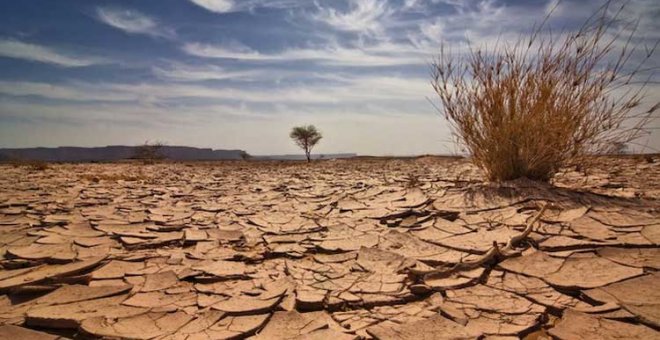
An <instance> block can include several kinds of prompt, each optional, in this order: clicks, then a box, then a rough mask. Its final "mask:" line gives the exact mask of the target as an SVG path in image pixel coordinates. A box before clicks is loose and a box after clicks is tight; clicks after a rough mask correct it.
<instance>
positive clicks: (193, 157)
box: [0, 145, 356, 162]
mask: <svg viewBox="0 0 660 340" xmlns="http://www.w3.org/2000/svg"><path fill="white" fill-rule="evenodd" d="M140 147H141V146H124V145H112V146H103V147H89V148H88V147H72V146H62V147H56V148H42V147H39V148H22V149H0V162H3V161H11V160H35V161H45V162H112V161H120V160H126V159H132V158H135V156H136V154H137V152H138V149H139V148H140ZM158 154H159V155H160V156H161V157H162V158H165V159H169V160H175V161H215V160H232V159H234V160H239V159H244V158H245V155H246V154H247V153H246V152H245V151H243V150H213V149H211V148H195V147H189V146H167V145H166V146H162V147H159V149H158ZM355 156H356V154H354V153H342V154H325V155H313V156H312V158H314V159H333V158H351V157H355ZM250 159H255V160H303V159H305V157H304V155H271V156H253V157H250Z"/></svg>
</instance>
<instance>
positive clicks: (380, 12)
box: [314, 0, 393, 33]
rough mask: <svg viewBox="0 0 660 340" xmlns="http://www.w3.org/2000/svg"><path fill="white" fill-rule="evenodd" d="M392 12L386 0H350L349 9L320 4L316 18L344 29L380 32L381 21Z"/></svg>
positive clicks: (381, 28)
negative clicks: (343, 10) (344, 9)
mask: <svg viewBox="0 0 660 340" xmlns="http://www.w3.org/2000/svg"><path fill="white" fill-rule="evenodd" d="M392 13H393V9H391V8H390V7H389V6H388V3H387V1H386V0H349V10H348V11H346V12H341V11H338V10H337V9H335V8H332V7H323V6H320V5H319V11H318V13H316V15H314V18H315V19H316V20H318V21H320V22H323V23H325V24H327V25H330V26H332V27H334V28H336V29H338V30H342V31H352V32H361V33H379V32H381V31H382V30H383V27H382V24H381V21H382V20H385V19H387V17H389V16H390V15H391V14H392Z"/></svg>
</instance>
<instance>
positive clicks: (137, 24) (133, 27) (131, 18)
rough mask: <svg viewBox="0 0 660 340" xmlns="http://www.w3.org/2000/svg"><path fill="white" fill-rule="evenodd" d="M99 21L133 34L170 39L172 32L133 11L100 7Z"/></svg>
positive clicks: (97, 12)
mask: <svg viewBox="0 0 660 340" xmlns="http://www.w3.org/2000/svg"><path fill="white" fill-rule="evenodd" d="M96 14H97V16H98V19H99V20H101V21H102V22H103V23H105V24H107V25H109V26H112V27H114V28H117V29H119V30H122V31H124V32H126V33H131V34H146V35H151V36H158V37H169V36H171V35H172V32H170V31H168V30H165V29H163V28H161V27H160V26H159V25H158V23H157V22H156V20H155V19H153V18H151V17H149V16H147V15H145V14H142V13H140V12H138V11H135V10H131V9H121V8H109V7H98V8H97V9H96Z"/></svg>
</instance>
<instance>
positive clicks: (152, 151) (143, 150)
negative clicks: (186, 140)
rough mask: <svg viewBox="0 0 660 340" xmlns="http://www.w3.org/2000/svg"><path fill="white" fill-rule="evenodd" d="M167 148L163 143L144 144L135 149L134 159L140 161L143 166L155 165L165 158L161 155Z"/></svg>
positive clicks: (147, 142)
mask: <svg viewBox="0 0 660 340" xmlns="http://www.w3.org/2000/svg"><path fill="white" fill-rule="evenodd" d="M164 146H165V143H163V142H153V143H150V142H149V141H146V142H144V144H142V145H139V146H136V147H135V154H134V155H133V158H134V159H139V160H141V161H142V163H143V164H153V163H156V162H157V161H159V160H162V159H163V158H165V157H164V156H163V155H162V154H161V149H162V148H163V147H164Z"/></svg>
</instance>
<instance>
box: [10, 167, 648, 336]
mask: <svg viewBox="0 0 660 340" xmlns="http://www.w3.org/2000/svg"><path fill="white" fill-rule="evenodd" d="M659 199H660V159H658V158H657V157H656V159H655V162H650V161H647V160H644V159H642V158H634V157H628V158H603V159H600V160H599V161H598V164H597V165H596V167H595V168H594V169H592V170H590V171H588V172H587V173H584V172H578V171H573V170H571V171H569V170H567V171H564V172H562V173H561V174H559V175H558V176H557V177H556V178H555V180H554V182H553V185H547V184H539V183H535V182H531V181H527V180H518V181H513V182H510V183H504V184H488V183H484V181H483V178H482V175H481V174H480V172H479V171H478V170H477V169H476V168H475V167H474V166H472V165H470V164H469V163H467V162H466V161H465V160H456V159H448V158H435V157H425V158H424V157H423V158H415V159H368V158H364V159H353V160H324V161H318V162H315V163H313V164H311V165H308V164H305V163H297V162H217V163H160V164H153V165H142V164H137V163H118V164H56V165H51V166H50V168H49V169H46V170H42V171H38V170H34V169H30V168H28V167H12V166H8V165H7V166H0V254H2V255H1V259H0V265H1V266H2V270H1V271H0V294H1V295H0V338H2V339H57V338H131V339H152V338H154V339H227V338H232V339H234V338H236V339H240V338H247V337H253V338H255V339H333V340H342V339H372V338H376V339H470V338H485V339H508V338H518V337H521V338H527V339H549V338H558V339H611V338H622V339H623V338H626V339H632V338H634V339H658V338H660V331H659V330H660V289H659V287H660V273H659V272H658V271H657V270H658V269H659V268H660V204H659V202H660V201H659Z"/></svg>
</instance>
